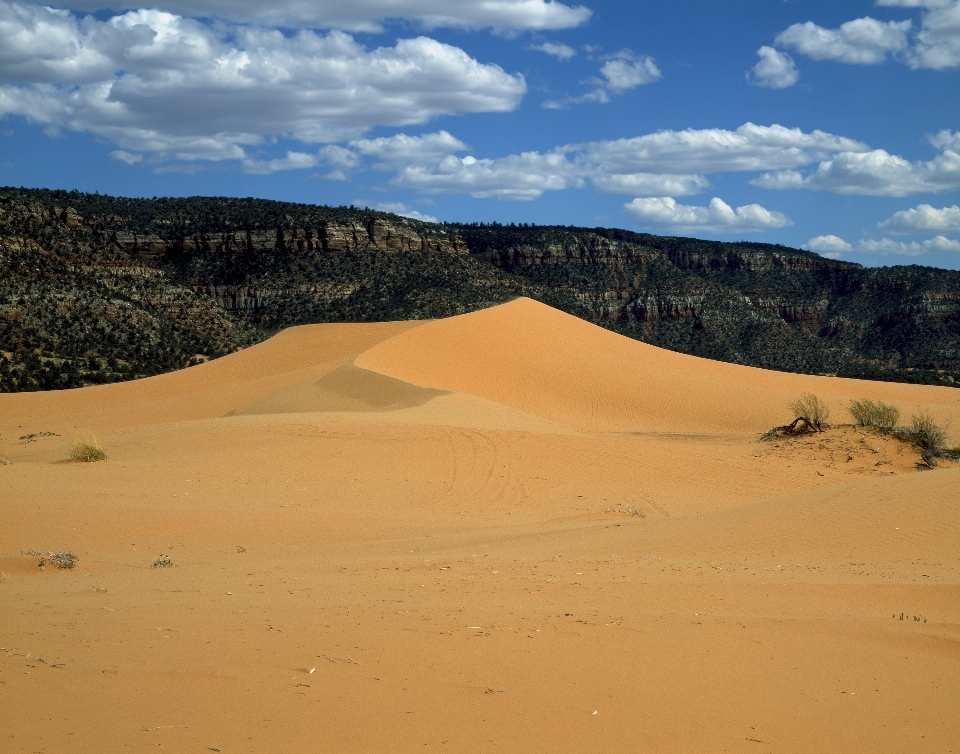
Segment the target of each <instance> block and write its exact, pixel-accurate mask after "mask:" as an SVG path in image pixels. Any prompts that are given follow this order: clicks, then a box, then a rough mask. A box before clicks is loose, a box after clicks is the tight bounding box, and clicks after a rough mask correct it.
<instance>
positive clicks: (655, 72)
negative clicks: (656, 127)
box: [540, 45, 663, 110]
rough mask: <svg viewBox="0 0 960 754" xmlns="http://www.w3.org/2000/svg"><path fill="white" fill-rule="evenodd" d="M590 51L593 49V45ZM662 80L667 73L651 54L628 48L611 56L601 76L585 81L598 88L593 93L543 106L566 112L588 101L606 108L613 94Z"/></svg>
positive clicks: (550, 101)
mask: <svg viewBox="0 0 960 754" xmlns="http://www.w3.org/2000/svg"><path fill="white" fill-rule="evenodd" d="M586 49H588V50H592V48H590V47H589V45H587V47H586ZM662 77H663V72H662V71H661V70H660V69H659V68H658V67H657V62H656V61H655V60H654V59H653V58H651V57H650V56H649V55H637V54H636V53H634V52H633V50H627V49H624V50H620V52H618V53H616V54H614V55H610V56H608V60H607V62H606V63H604V64H603V66H602V67H601V68H600V77H595V78H591V79H588V80H587V81H586V82H584V83H588V84H592V85H593V86H595V87H596V88H595V89H594V90H593V91H590V92H587V93H586V94H582V95H580V96H579V97H564V98H562V99H552V100H547V101H546V102H543V103H542V104H541V105H540V106H541V107H545V108H547V109H548V110H566V109H567V108H568V107H570V105H580V104H583V103H585V102H595V103H597V104H601V105H603V104H606V103H607V102H609V101H610V96H611V95H618V94H623V93H624V92H626V91H629V90H630V89H636V88H637V87H638V86H643V85H645V84H652V83H653V82H654V81H659V80H660V79H661V78H662Z"/></svg>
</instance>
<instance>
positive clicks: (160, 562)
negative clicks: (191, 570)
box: [150, 555, 176, 568]
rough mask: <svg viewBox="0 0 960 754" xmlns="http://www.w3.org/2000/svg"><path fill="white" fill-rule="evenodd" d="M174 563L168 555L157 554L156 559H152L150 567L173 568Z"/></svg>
mask: <svg viewBox="0 0 960 754" xmlns="http://www.w3.org/2000/svg"><path fill="white" fill-rule="evenodd" d="M175 565H176V563H174V562H173V561H172V560H170V556H169V555H159V556H158V557H157V559H156V560H154V561H153V565H152V566H150V567H151V568H173V567H174V566H175Z"/></svg>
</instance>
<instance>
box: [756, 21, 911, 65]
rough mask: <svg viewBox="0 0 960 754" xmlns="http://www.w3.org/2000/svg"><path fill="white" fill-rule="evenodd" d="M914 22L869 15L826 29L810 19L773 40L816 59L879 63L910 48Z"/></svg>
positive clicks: (777, 43) (781, 33) (781, 45)
mask: <svg viewBox="0 0 960 754" xmlns="http://www.w3.org/2000/svg"><path fill="white" fill-rule="evenodd" d="M912 26H913V22H912V21H886V22H885V21H877V20H876V19H875V18H869V17H868V18H858V19H856V20H855V21H847V22H846V23H845V24H841V26H840V28H839V29H824V28H823V27H822V26H817V25H816V24H815V23H813V22H812V21H807V22H806V23H803V24H794V25H793V26H791V27H790V28H788V29H786V30H785V31H782V32H780V33H779V34H778V35H777V38H776V40H774V44H776V45H778V46H780V47H789V48H792V49H794V50H796V51H797V52H799V53H800V54H801V55H806V56H807V57H808V58H813V59H814V60H839V61H840V62H842V63H861V64H876V63H882V62H883V61H884V60H886V59H887V56H888V55H889V54H891V53H899V52H902V51H904V50H905V49H906V48H907V46H908V36H909V33H910V28H911V27H912Z"/></svg>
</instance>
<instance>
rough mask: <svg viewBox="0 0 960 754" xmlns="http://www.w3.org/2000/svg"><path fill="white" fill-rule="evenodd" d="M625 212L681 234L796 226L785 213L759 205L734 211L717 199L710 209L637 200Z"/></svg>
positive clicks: (663, 200)
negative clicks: (682, 232)
mask: <svg viewBox="0 0 960 754" xmlns="http://www.w3.org/2000/svg"><path fill="white" fill-rule="evenodd" d="M623 209H624V212H626V213H627V214H628V215H630V216H631V217H632V218H634V219H635V220H637V221H638V222H639V223H640V224H641V225H644V226H647V227H654V228H669V229H673V230H679V231H709V232H714V233H725V232H729V233H734V232H741V233H747V232H756V231H762V230H769V229H771V228H783V227H786V226H788V225H793V223H792V221H791V220H790V219H789V218H788V217H787V216H786V215H784V214H783V213H782V212H772V211H770V210H768V209H766V208H764V207H761V206H760V205H759V204H748V205H746V206H744V207H737V208H736V210H734V209H733V208H732V207H731V206H730V205H729V204H727V203H726V202H724V201H723V200H722V199H718V198H716V197H714V198H713V199H711V200H710V204H709V205H708V206H706V207H691V206H687V205H683V204H677V201H676V199H674V198H672V197H669V196H662V197H652V198H647V199H634V200H633V201H632V202H627V203H626V204H624V205H623Z"/></svg>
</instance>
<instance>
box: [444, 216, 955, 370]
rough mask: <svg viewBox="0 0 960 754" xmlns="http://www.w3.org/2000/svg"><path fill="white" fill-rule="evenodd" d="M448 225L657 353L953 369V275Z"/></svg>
mask: <svg viewBox="0 0 960 754" xmlns="http://www.w3.org/2000/svg"><path fill="white" fill-rule="evenodd" d="M457 230H459V231H460V232H461V234H462V235H463V236H464V239H465V241H466V242H467V244H468V246H469V247H470V251H471V254H473V255H474V256H475V257H476V258H478V259H483V260H484V261H486V262H489V263H490V264H493V265H495V266H497V267H499V268H500V269H503V270H504V271H507V272H510V273H512V274H515V275H520V276H523V277H526V278H528V279H530V280H531V281H534V282H536V283H538V284H540V285H543V286H546V287H548V288H550V289H551V290H554V291H564V292H572V293H574V295H575V296H576V298H577V300H578V301H579V302H580V303H581V304H583V305H584V306H586V307H587V308H588V309H589V310H590V311H591V312H592V314H593V317H594V318H595V319H596V320H597V321H599V322H601V323H603V324H605V326H607V327H610V328H611V329H614V330H617V331H619V332H623V333H624V334H627V335H631V336H633V337H638V338H641V339H643V340H647V341H649V342H651V343H655V344H657V345H661V346H664V347H667V348H672V349H675V350H679V351H684V352H687V353H694V354H698V355H704V356H709V357H712V358H719V359H723V360H728V361H736V362H739V363H745V364H753V365H756V366H764V367H771V368H776V369H786V370H794V371H806V372H819V373H846V374H860V375H864V376H877V375H878V374H879V376H883V374H882V373H883V370H891V369H892V370H896V371H898V373H899V376H900V377H901V378H907V377H910V375H909V374H907V373H906V372H905V371H904V370H907V371H913V372H918V373H923V378H924V379H931V380H938V379H940V378H939V377H937V376H936V375H935V374H933V373H938V374H939V373H940V372H938V370H941V371H942V378H943V380H944V381H947V382H949V380H950V379H951V374H952V373H955V372H960V358H958V343H960V306H958V297H960V274H958V273H953V272H948V271H944V270H931V269H925V268H919V267H901V268H883V269H864V268H863V267H861V266H860V265H857V264H851V263H847V262H839V261H835V260H830V259H825V258H823V257H820V256H818V255H816V254H812V253H810V252H804V251H799V250H794V249H786V248H784V247H781V246H772V245H767V244H745V243H733V244H732V243H718V242H707V241H698V240H696V239H681V238H669V237H660V236H652V235H647V234H638V233H630V232H627V231H611V230H606V229H594V230H587V229H574V228H543V227H523V226H521V227H513V226H511V227H509V228H507V227H490V226H482V227H481V226H458V227H457ZM921 333H922V335H921ZM913 376H914V377H916V376H917V375H913Z"/></svg>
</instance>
